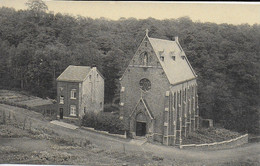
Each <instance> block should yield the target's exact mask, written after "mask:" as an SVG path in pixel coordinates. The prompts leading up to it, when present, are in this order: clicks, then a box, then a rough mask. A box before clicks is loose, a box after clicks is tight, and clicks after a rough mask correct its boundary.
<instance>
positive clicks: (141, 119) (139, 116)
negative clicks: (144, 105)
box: [136, 112, 146, 122]
mask: <svg viewBox="0 0 260 166" xmlns="http://www.w3.org/2000/svg"><path fill="white" fill-rule="evenodd" d="M136 121H137V122H146V116H145V115H144V114H143V113H141V112H140V113H138V114H137V115H136Z"/></svg>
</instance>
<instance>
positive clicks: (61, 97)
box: [59, 95, 64, 104]
mask: <svg viewBox="0 0 260 166" xmlns="http://www.w3.org/2000/svg"><path fill="white" fill-rule="evenodd" d="M61 101H62V102H61ZM59 103H60V104H64V96H62V95H61V96H60V102H59Z"/></svg>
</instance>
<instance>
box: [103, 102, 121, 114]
mask: <svg viewBox="0 0 260 166" xmlns="http://www.w3.org/2000/svg"><path fill="white" fill-rule="evenodd" d="M104 112H119V108H118V107H116V106H113V105H110V104H106V105H104Z"/></svg>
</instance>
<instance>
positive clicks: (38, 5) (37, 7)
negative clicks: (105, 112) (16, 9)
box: [25, 0, 48, 12]
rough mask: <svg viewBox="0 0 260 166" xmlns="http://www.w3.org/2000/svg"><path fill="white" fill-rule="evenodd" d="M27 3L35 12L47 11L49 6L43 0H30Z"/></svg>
mask: <svg viewBox="0 0 260 166" xmlns="http://www.w3.org/2000/svg"><path fill="white" fill-rule="evenodd" d="M25 5H26V6H28V8H29V10H32V11H35V12H46V11H47V10H48V6H47V5H46V4H45V3H44V2H43V1H42V0H29V1H28V2H26V3H25Z"/></svg>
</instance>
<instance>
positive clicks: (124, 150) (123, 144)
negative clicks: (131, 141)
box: [123, 143, 125, 154]
mask: <svg viewBox="0 0 260 166" xmlns="http://www.w3.org/2000/svg"><path fill="white" fill-rule="evenodd" d="M123 151H124V154H125V144H124V143H123Z"/></svg>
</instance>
